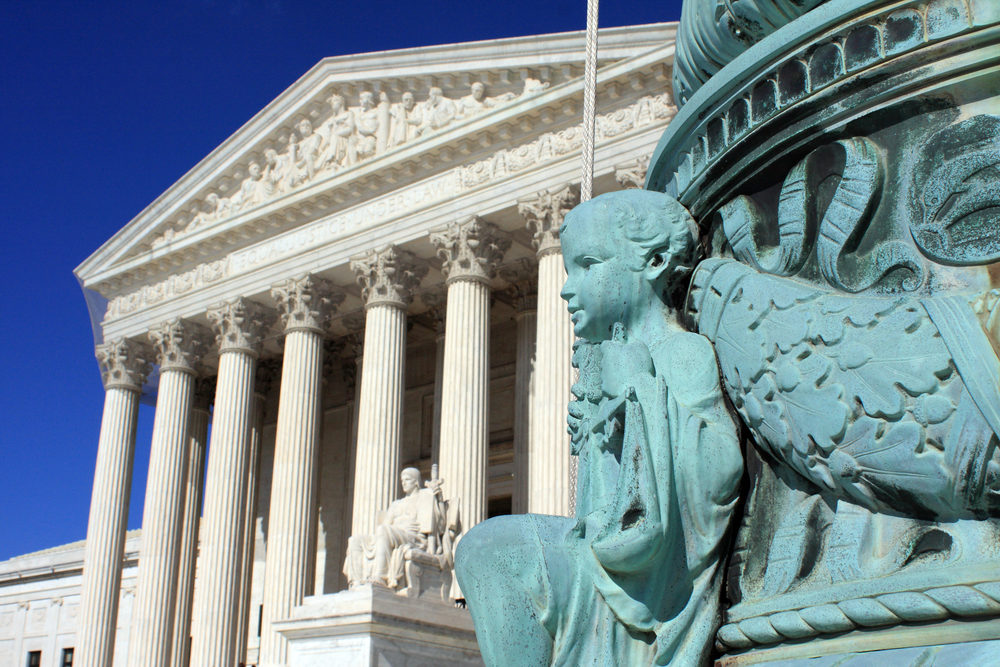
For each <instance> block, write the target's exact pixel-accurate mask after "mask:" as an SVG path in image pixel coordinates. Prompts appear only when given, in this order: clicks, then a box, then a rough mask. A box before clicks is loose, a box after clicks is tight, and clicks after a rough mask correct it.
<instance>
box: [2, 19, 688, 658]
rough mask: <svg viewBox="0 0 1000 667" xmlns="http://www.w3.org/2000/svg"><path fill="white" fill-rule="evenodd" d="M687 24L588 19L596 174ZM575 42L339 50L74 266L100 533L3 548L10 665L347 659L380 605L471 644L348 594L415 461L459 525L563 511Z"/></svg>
mask: <svg viewBox="0 0 1000 667" xmlns="http://www.w3.org/2000/svg"><path fill="white" fill-rule="evenodd" d="M674 31H675V25H674V24H657V25H648V26H637V27H628V28H614V29H606V30H602V31H601V36H600V59H599V63H600V68H599V70H598V90H597V100H598V103H597V129H596V157H595V178H596V180H595V187H594V191H595V193H601V192H606V191H610V190H614V189H618V188H621V187H636V186H640V185H641V183H642V181H643V179H644V175H645V166H646V161H647V160H648V158H649V156H650V155H651V153H652V151H653V148H654V146H655V145H656V142H657V140H658V139H659V137H660V135H661V134H662V133H663V130H664V128H665V126H666V125H667V123H668V122H669V121H670V119H671V118H672V116H673V114H674V112H675V108H674V105H673V102H672V98H671V95H670V92H669V91H670V80H671V66H672V63H673V53H674ZM583 61H584V36H583V34H582V32H572V33H562V34H553V35H542V36H533V37H523V38H516V39H506V40H494V41H487V42H475V43H466V44H453V45H446V46H433V47H426V48H415V49H406V50H400V51H391V52H380V53H369V54H359V55H353V56H344V57H337V58H329V59H326V60H323V61H322V62H320V63H319V64H317V65H316V66H315V67H313V68H312V69H311V70H310V71H309V72H307V73H306V74H305V75H303V76H302V77H301V78H300V79H299V80H298V81H297V82H295V83H294V84H292V85H291V87H289V88H288V89H287V90H286V91H285V92H284V93H282V94H281V95H280V96H279V97H278V98H276V99H275V100H274V101H273V102H271V103H270V104H269V105H267V107H265V108H264V109H263V110H262V111H261V112H260V113H258V114H257V115H256V116H254V117H253V118H251V119H250V120H249V121H248V122H247V123H246V124H245V125H244V126H243V127H242V128H241V129H240V130H239V131H237V132H236V133H235V134H234V135H233V136H232V137H230V138H229V139H227V140H226V141H225V142H224V143H223V144H222V145H220V146H219V147H218V148H217V149H216V150H214V151H213V152H212V153H211V154H209V155H208V156H207V157H205V158H204V159H203V160H202V161H201V162H200V163H198V164H197V165H196V166H194V167H193V168H192V169H191V171H189V172H188V173H187V174H186V175H185V176H184V177H183V178H181V179H180V180H179V181H178V182H177V183H175V184H174V185H173V186H171V187H170V188H169V189H168V190H167V191H166V192H164V193H163V194H162V195H161V196H160V197H158V198H157V199H156V200H155V201H153V202H152V203H151V204H150V205H149V206H148V207H147V208H146V209H145V210H144V211H142V213H140V214H139V215H138V216H137V217H136V218H135V219H133V220H132V221H131V222H129V223H128V224H126V225H125V226H124V227H123V228H122V229H121V230H120V231H119V232H118V233H117V234H115V235H114V236H113V237H112V238H111V239H109V240H108V241H107V242H106V243H105V244H104V245H103V246H101V247H100V248H99V249H97V250H96V251H95V252H94V253H93V254H92V255H91V256H90V257H89V258H88V259H87V260H86V261H84V262H83V263H82V264H81V265H80V266H79V267H78V268H77V269H76V275H77V277H78V278H79V280H80V282H81V284H82V285H83V288H84V291H85V294H86V297H87V300H88V304H89V305H90V308H91V313H92V317H93V319H94V323H95V327H94V328H95V331H97V332H98V333H97V337H98V340H97V341H96V354H97V360H98V362H99V365H100V370H101V373H102V377H103V380H104V387H105V391H106V398H105V404H104V414H103V420H102V424H101V432H100V437H99V440H98V442H96V443H95V445H96V446H95V452H96V461H97V463H96V472H95V477H94V488H93V496H92V500H91V507H90V519H89V526H88V530H87V540H86V542H85V543H84V542H80V543H74V544H69V545H64V546H61V547H56V548H54V549H50V550H47V551H43V552H38V553H34V554H28V555H25V556H21V557H17V558H13V559H11V560H9V561H6V562H2V563H0V667H8V666H10V667H21V666H22V665H25V664H29V665H35V664H37V665H39V666H40V667H56V666H62V665H68V664H76V665H83V666H85V667H91V666H93V667H108V666H110V665H112V664H115V665H119V666H124V665H132V666H136V667H140V666H146V665H177V666H183V665H188V664H191V665H197V666H199V667H224V666H229V665H237V664H248V665H258V664H259V665H268V666H269V667H276V666H278V665H287V664H301V665H311V664H317V665H318V664H341V663H338V662H337V661H336V659H331V656H334V655H348V653H342V654H336V653H335V652H331V651H335V650H341V649H343V650H345V651H346V650H348V649H345V648H344V646H346V644H345V642H347V643H350V641H355V645H354V648H355V649H356V648H357V646H359V645H360V644H357V642H359V641H361V640H360V639H358V635H357V633H355V634H353V635H352V634H351V633H352V632H355V631H357V628H358V627H360V626H362V625H365V624H366V623H367V624H368V625H367V626H366V627H367V628H368V629H369V630H371V629H372V628H374V627H375V626H378V627H377V628H376V629H377V630H378V633H381V635H382V636H387V635H392V634H393V632H394V629H393V628H398V629H399V634H400V636H404V635H405V637H406V638H408V641H413V642H416V643H418V644H419V643H421V642H423V643H424V644H426V645H428V646H430V644H433V642H432V641H431V640H430V639H428V638H427V637H429V636H430V635H429V634H426V632H430V634H433V632H431V631H430V630H427V627H428V626H429V625H434V623H438V626H440V627H439V629H440V628H451V630H450V631H449V632H447V633H445V634H446V635H447V636H448V637H449V638H448V639H446V640H444V642H445V644H448V646H446V647H445V648H447V649H448V650H453V651H456V652H457V653H455V654H454V655H459V654H461V655H463V656H465V657H464V658H463V660H467V661H469V664H474V662H475V641H474V637H473V636H472V634H471V621H469V619H468V615H467V613H466V612H465V610H463V609H458V608H455V607H454V606H453V605H452V604H451V602H450V600H449V599H448V596H447V595H444V594H441V595H438V598H440V599H437V600H435V599H432V598H434V596H433V595H424V594H423V593H421V592H420V591H417V592H414V590H413V589H414V585H413V584H412V582H411V583H410V585H409V587H408V593H407V592H406V591H388V592H385V591H374V592H373V591H372V590H371V589H370V588H369V589H368V590H367V591H364V590H362V591H360V592H359V591H352V593H356V594H357V595H355V597H350V595H347V596H346V597H345V594H343V593H341V594H340V597H337V596H336V595H335V594H338V593H339V592H341V591H344V590H345V589H348V580H347V578H346V577H345V575H344V573H343V570H344V564H345V563H344V561H345V553H346V552H347V546H348V539H349V538H350V537H351V536H352V535H371V534H373V533H374V532H375V530H376V525H377V524H378V522H379V520H380V518H379V516H380V513H381V512H383V511H384V510H386V508H387V507H388V506H389V503H390V502H391V501H393V500H394V499H396V498H397V497H399V495H400V486H399V473H400V470H401V469H402V468H404V467H407V466H412V467H416V468H418V469H420V471H421V472H422V473H423V477H424V479H430V478H431V477H432V475H433V474H434V473H433V472H432V466H434V471H436V474H437V476H438V477H439V479H440V485H441V489H442V494H443V496H444V497H446V498H447V499H449V502H450V506H451V507H452V508H453V509H455V510H456V515H458V516H460V525H461V530H463V531H464V530H467V529H468V528H470V527H471V526H473V525H475V524H476V523H478V522H479V521H482V520H484V519H485V518H487V517H489V516H493V515H497V514H505V513H511V512H537V513H548V514H569V513H570V512H571V504H572V501H571V497H572V489H573V474H572V465H571V457H570V450H569V439H568V436H567V435H566V429H565V406H566V403H567V402H568V400H569V396H570V391H569V390H570V385H571V382H572V369H571V366H570V355H571V346H572V340H573V336H572V327H571V323H570V321H569V317H568V315H567V313H566V310H565V307H564V304H563V302H562V301H561V299H560V298H559V290H560V288H561V286H562V282H563V277H564V270H563V267H562V257H561V254H560V249H559V239H558V229H559V226H560V224H561V222H562V219H563V216H564V215H565V213H566V212H568V211H569V209H571V208H572V207H573V206H574V205H575V204H576V203H577V202H578V200H579V184H580V148H581V142H582V136H583V135H582V131H581V124H580V118H581V112H582V107H583ZM143 397H145V399H146V400H149V401H151V402H154V401H155V405H156V412H155V421H154V426H153V436H152V443H151V445H150V446H151V450H150V463H149V471H148V481H147V487H146V496H145V506H144V507H145V509H144V513H143V522H142V529H141V531H132V532H128V533H126V520H127V513H128V506H129V493H130V480H131V477H132V460H133V452H134V450H135V447H136V446H139V447H143V446H147V443H136V442H135V432H136V419H137V409H138V404H139V401H140V399H141V398H143ZM408 567H409V565H408ZM421 568H422V569H421ZM428 568H430V569H433V567H432V566H429V565H426V564H425V565H423V566H420V567H416V568H415V569H413V570H412V572H415V573H416V574H414V575H413V576H415V577H416V576H422V575H420V573H421V572H423V574H424V575H426V574H427V573H426V570H427V569H428ZM407 572H408V573H410V572H411V570H407ZM408 576H409V574H408ZM402 593H406V594H408V595H409V596H410V597H406V594H402ZM387 596H388V597H387ZM397 599H398V600H400V604H402V601H403V600H405V601H406V602H407V604H409V605H410V606H409V607H406V608H405V609H404V608H403V607H398V606H393V605H395V604H396V603H395V601H396V600H397ZM345 601H346V602H345ZM338 605H340V606H339V607H338ZM344 605H346V606H347V607H350V609H348V610H347V611H346V612H345V611H343V609H342V608H343V607H344ZM351 605H354V606H353V607H352V606H351ZM379 605H381V606H379ZM413 605H417V607H414V606H413ZM419 605H425V606H426V608H427V611H426V615H425V614H424V612H420V613H419V614H415V613H414V612H413V609H417V608H419ZM375 607H378V609H379V610H381V611H379V612H378V613H375V612H374V611H373V609H374V608H375ZM376 611H378V610H376ZM345 614H346V616H345ZM352 614H353V616H352ZM347 616H350V617H351V618H353V619H354V620H351V621H349V622H348V621H344V620H343V619H344V618H346V617H347ZM414 616H418V617H419V618H414ZM362 617H364V619H367V620H364V621H363V622H362V621H359V620H358V619H359V618H362ZM376 617H377V618H376ZM406 618H410V619H411V620H413V621H414V623H413V624H412V625H407V624H406ZM331 619H340V620H331ZM373 619H375V620H373ZM379 619H381V620H379ZM386 619H388V620H386ZM393 619H395V620H393ZM434 619H438V620H434ZM417 621H422V623H417ZM439 621H440V622H439ZM352 623H353V624H354V625H351V624H352ZM338 624H339V625H338ZM373 624H374V625H373ZM394 624H395V625H394ZM334 626H336V627H334ZM348 626H350V628H348ZM418 626H419V627H418ZM345 628H347V629H345ZM431 630H433V628H432V629H431ZM421 633H425V634H421ZM362 634H363V633H362ZM376 634H377V633H376ZM297 641H301V642H303V644H302V646H304V647H306V648H303V649H302V652H301V653H295V651H296V650H298V649H296V648H295V646H293V645H294V644H296V642H297ZM310 642H312V643H310ZM338 642H340V643H338ZM449 642H450V643H449ZM442 646H443V645H442ZM338 647H339V648H338ZM440 648H441V647H440V646H439V647H437V648H435V649H434V650H438V649H440ZM67 650H68V651H69V652H68V653H67ZM351 650H354V649H351ZM358 650H360V649H358ZM365 650H368V649H365ZM372 650H375V649H372ZM428 650H430V649H428ZM442 650H443V649H442ZM324 651H326V653H324ZM296 655H297V656H299V657H298V658H294V656H296ZM307 655H312V656H313V658H307V657H305V656H307ZM350 655H355V654H350ZM428 655H430V654H428ZM440 655H444V654H440ZM67 656H68V658H67ZM290 656H293V657H290ZM324 656H325V657H324ZM67 660H68V661H67ZM311 660H315V661H314V662H311ZM322 660H326V661H325V662H322ZM26 661H27V662H26ZM33 661H34V662H33ZM343 664H350V663H347V662H344V663H343ZM414 664H418V663H414ZM419 664H423V663H419ZM442 664H447V660H444V662H443V663H442ZM462 664H465V662H462Z"/></svg>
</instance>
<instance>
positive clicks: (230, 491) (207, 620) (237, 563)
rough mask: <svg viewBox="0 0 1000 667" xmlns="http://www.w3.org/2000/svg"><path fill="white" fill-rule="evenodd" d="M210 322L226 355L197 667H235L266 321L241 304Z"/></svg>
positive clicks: (209, 492) (195, 634)
mask: <svg viewBox="0 0 1000 667" xmlns="http://www.w3.org/2000/svg"><path fill="white" fill-rule="evenodd" d="M208 319H209V321H210V322H211V323H212V327H213V328H214V329H215V331H216V339H217V341H218V345H219V353H220V354H219V374H218V379H217V383H216V389H215V412H214V415H213V418H212V444H211V447H210V448H209V452H208V472H207V475H206V480H205V512H204V517H203V520H202V522H203V524H204V527H203V530H202V531H201V549H200V551H201V553H200V555H199V559H198V580H197V583H196V585H195V606H196V610H195V619H196V623H195V624H194V626H193V627H192V633H191V634H192V636H191V665H192V667H229V666H230V665H234V664H236V635H237V631H236V610H237V609H238V608H239V605H240V602H241V595H240V578H241V573H242V562H241V561H242V559H241V556H242V552H243V529H244V512H245V508H246V482H247V470H248V467H247V466H248V464H249V456H248V454H249V440H250V425H251V416H252V415H251V413H252V408H253V383H254V370H255V366H256V361H257V354H258V350H259V347H260V341H261V338H262V337H263V335H264V333H265V331H266V329H267V318H266V317H265V312H264V310H263V309H262V308H261V307H260V306H259V305H258V304H255V303H253V302H251V301H248V300H246V299H236V300H234V301H230V302H229V303H226V304H223V305H221V306H219V307H218V308H214V309H212V310H210V311H209V312H208Z"/></svg>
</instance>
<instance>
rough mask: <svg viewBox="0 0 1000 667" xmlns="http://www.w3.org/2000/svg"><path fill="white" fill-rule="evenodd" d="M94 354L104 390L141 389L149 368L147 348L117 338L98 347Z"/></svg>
mask: <svg viewBox="0 0 1000 667" xmlns="http://www.w3.org/2000/svg"><path fill="white" fill-rule="evenodd" d="M95 352H96V354H97V363H99V364H100V365H101V380H103V382H104V388H105V389H111V388H112V387H119V388H121V389H132V390H134V391H139V390H140V389H142V385H143V383H144V382H145V381H146V377H147V376H148V375H149V371H150V366H151V364H150V363H149V358H150V356H151V355H150V350H149V348H147V347H146V346H145V345H143V344H142V343H139V342H137V341H134V340H129V339H127V338H118V339H116V340H112V341H108V342H107V343H102V344H101V345H98V346H97V349H96V350H95Z"/></svg>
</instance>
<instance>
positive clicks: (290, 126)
mask: <svg viewBox="0 0 1000 667" xmlns="http://www.w3.org/2000/svg"><path fill="white" fill-rule="evenodd" d="M673 33H674V25H673V24H657V25H651V26H639V27H632V28H614V29H608V30H604V31H602V34H601V51H600V53H601V60H600V64H601V67H602V68H603V69H602V72H604V73H607V76H604V77H602V79H601V81H602V86H604V87H605V88H608V89H610V91H611V95H610V97H618V96H619V95H620V93H619V92H618V91H617V89H616V87H617V88H618V89H620V88H621V87H623V86H625V87H627V86H628V85H629V77H630V76H633V75H636V76H640V77H646V78H647V79H648V78H649V77H650V76H655V77H656V79H663V80H664V81H666V80H667V79H668V78H669V73H668V72H667V71H666V70H665V69H663V65H662V62H663V60H664V57H665V56H664V53H665V52H666V51H670V52H671V53H672V43H673ZM583 59H584V49H583V35H582V33H579V32H574V33H560V34H554V35H543V36H538V37H530V38H517V39H508V40H493V41H489V42H474V43H467V44H453V45H442V46H433V47H424V48H417V49H406V50H400V51H390V52H379V53H368V54H361V55H353V56H344V57H337V58H328V59H325V60H323V61H321V62H320V63H318V64H317V65H316V66H315V67H313V68H312V69H311V70H310V71H309V72H307V73H306V74H305V75H304V76H302V77H301V78H300V79H299V80H298V81H296V82H295V83H294V84H293V85H292V86H291V87H289V88H288V89H287V90H286V91H285V92H283V93H282V94H281V95H280V96H278V97H277V98H276V99H275V100H274V101H273V102H271V103H270V104H269V105H267V107H265V108H264V109H263V110H261V111H260V112H259V113H258V114H257V115H256V116H254V118H252V119H251V120H250V121H249V122H247V123H246V124H245V125H244V126H243V127H242V128H240V129H239V130H238V131H237V132H236V133H235V134H233V136H231V137H230V138H229V139H227V140H226V141H225V142H223V144H222V145H220V146H219V147H218V148H217V149H216V150H214V151H213V152H212V153H211V154H209V155H208V156H207V157H206V158H205V159H203V160H202V161H201V162H200V163H199V164H198V165H196V166H195V167H194V168H193V169H191V171H189V172H188V173H187V174H186V175H185V176H184V177H182V178H181V179H180V180H179V181H178V182H177V183H175V184H174V185H173V186H171V188H169V189H168V190H167V191H166V192H164V193H163V194H162V195H161V196H160V197H158V198H157V199H156V200H155V201H154V202H153V203H151V204H150V205H149V206H148V207H147V208H146V209H145V210H143V211H142V212H141V213H140V214H139V215H138V216H136V217H135V218H134V219H133V220H132V221H131V222H130V223H128V225H126V226H125V227H124V228H123V229H122V230H121V231H120V232H118V233H117V234H116V235H115V236H114V237H112V238H111V239H110V240H109V241H108V242H107V243H105V244H104V246H102V247H101V248H100V249H99V250H98V251H97V252H95V253H94V254H93V255H92V256H91V257H90V258H88V259H87V260H86V261H85V262H84V263H83V264H81V265H80V267H78V269H77V271H76V273H77V275H78V277H79V278H80V279H81V281H82V282H83V284H84V286H85V287H88V288H90V289H94V290H96V291H98V292H100V293H102V294H103V295H104V296H105V297H108V298H110V297H112V296H113V295H115V294H116V293H120V292H122V291H127V290H128V289H130V288H132V287H133V286H134V285H135V284H136V283H137V282H141V281H143V280H144V279H146V278H149V277H151V276H156V275H159V274H163V273H168V272H170V271H177V270H180V269H183V268H184V267H185V266H190V265H194V264H197V263H199V262H204V261H205V259H206V258H207V257H210V256H211V254H212V253H216V254H217V253H219V252H220V251H221V250H224V249H225V250H229V249H232V248H234V247H239V243H240V240H241V239H243V240H246V241H254V240H257V239H260V238H261V237H262V236H267V235H269V234H277V233H280V232H284V231H287V230H288V229H290V228H294V227H295V226H297V225H299V224H303V223H305V222H308V221H309V220H313V219H316V217H318V216H322V215H326V214H327V213H329V212H332V211H336V210H338V209H340V208H345V207H350V206H352V205H354V204H356V203H357V202H359V201H364V200H365V199H366V198H368V197H371V196H373V195H376V194H384V193H386V192H389V191H392V190H393V189H394V187H396V186H397V185H399V184H401V183H406V182H412V181H415V180H419V179H420V178H425V177H427V176H428V175H430V174H433V173H435V172H436V171H440V170H444V169H447V168H451V167H454V166H455V165H460V164H463V163H465V162H466V161H474V160H475V159H476V158H477V157H478V156H481V155H486V154H489V153H490V152H491V151H492V152H495V151H496V150H497V148H498V147H500V146H504V145H509V144H510V143H511V142H512V141H514V140H517V139H519V138H521V137H530V136H532V135H533V134H534V135H537V134H539V133H541V132H544V131H545V130H546V129H547V128H550V127H551V128H556V129H558V128H559V127H566V126H567V125H568V124H570V123H573V122H576V119H578V118H579V114H580V99H581V96H580V91H581V89H582V75H583V66H584V63H583ZM657 68H659V69H657ZM633 85H634V84H633ZM637 113H641V111H639V112H637Z"/></svg>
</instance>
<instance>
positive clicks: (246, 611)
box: [236, 360, 280, 664]
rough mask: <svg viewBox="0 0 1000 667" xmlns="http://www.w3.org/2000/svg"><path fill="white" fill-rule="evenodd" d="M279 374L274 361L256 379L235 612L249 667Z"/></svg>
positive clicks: (241, 654)
mask: <svg viewBox="0 0 1000 667" xmlns="http://www.w3.org/2000/svg"><path fill="white" fill-rule="evenodd" d="M279 373H280V364H279V363H277V362H276V361H275V360H268V361H263V362H260V363H258V364H257V376H256V378H255V379H254V385H253V387H254V391H253V407H252V408H251V410H252V413H251V414H252V417H251V418H250V445H249V451H248V452H247V458H248V459H249V463H248V465H247V502H246V508H245V509H244V515H243V519H244V521H243V556H242V557H241V559H240V562H241V570H242V572H241V573H240V596H241V600H240V606H239V609H238V610H237V611H236V613H237V616H236V660H237V662H238V663H243V664H245V663H246V660H245V657H246V651H247V638H248V637H249V633H250V597H251V593H252V592H253V563H254V547H255V546H256V544H257V498H258V488H257V487H258V483H259V478H260V448H261V439H262V438H263V434H264V412H265V408H266V404H267V395H268V394H269V393H270V391H271V386H272V384H273V382H274V379H275V378H276V377H277V376H278V374H279Z"/></svg>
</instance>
